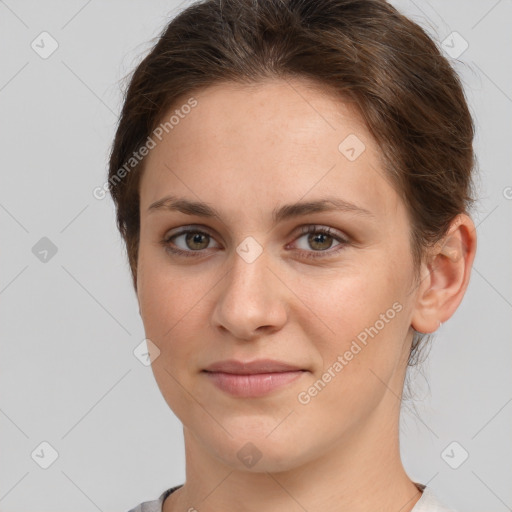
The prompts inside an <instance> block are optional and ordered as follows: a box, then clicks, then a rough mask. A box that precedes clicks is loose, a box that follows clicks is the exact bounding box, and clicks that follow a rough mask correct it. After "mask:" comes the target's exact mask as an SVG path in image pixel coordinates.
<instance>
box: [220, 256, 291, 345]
mask: <svg viewBox="0 0 512 512" xmlns="http://www.w3.org/2000/svg"><path fill="white" fill-rule="evenodd" d="M230 264H231V265H232V266H231V269H230V271H229V272H228V273H227V274H226V275H225V277H224V279H222V281H221V283H220V284H219V286H218V287H216V289H217V290H218V298H217V300H216V301H215V308H214V310H213V314H212V324H213V326H214V327H215V328H217V329H219V330H221V331H224V333H226V332H229V333H230V334H231V335H232V336H233V337H234V338H237V339H241V340H252V339H254V338H256V337H259V336H262V335H269V334H272V333H274V332H276V331H279V330H280V329H281V328H282V327H283V326H284V325H285V323H286V321H287V315H288V312H287V307H286V304H287V302H286V301H287V293H290V292H289V290H288V289H287V288H286V286H285V285H284V284H283V282H282V281H281V280H280V279H278V278H277V277H276V275H275V274H276V272H275V270H273V269H271V268H270V262H269V258H268V255H267V253H266V251H263V253H262V254H261V255H260V256H259V257H258V258H257V259H256V260H255V261H253V262H251V263H249V262H247V261H245V260H244V259H243V258H242V257H241V256H240V255H239V254H238V253H236V252H235V253H234V254H233V262H230Z"/></svg>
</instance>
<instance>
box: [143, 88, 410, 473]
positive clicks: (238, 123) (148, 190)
mask: <svg viewBox="0 0 512 512" xmlns="http://www.w3.org/2000/svg"><path fill="white" fill-rule="evenodd" d="M292 86H293V87H292ZM194 97H195V99H196V100H197V105H196V106H195V107H194V108H191V109H189V108H184V109H181V108H180V107H181V104H180V105H177V106H175V107H174V109H173V112H174V110H175V109H178V110H179V111H180V114H181V115H179V116H178V117H176V118H175V121H176V119H179V122H175V123H174V126H173V127H172V129H170V130H169V129H168V133H165V131H164V132H163V133H164V136H163V137H162V140H161V141H159V140H158V138H154V140H155V142H156V143H157V144H156V147H154V148H153V149H152V150H151V151H150V154H149V155H148V157H147V161H146V168H145V171H144V175H143V178H142V180H141V185H140V199H141V201H140V217H141V225H140V247H139V260H138V277H137V293H138V299H139V304H140V310H141V316H142V319H143V322H144V327H145V332H146V336H147V338H149V339H150V340H151V341H152V342H153V343H154V344H155V345H156V346H157V347H158V349H159V351H160V353H159V356H158V357H157V358H156V359H155V360H154V361H153V363H152V367H153V372H154V375H155V378H156V381H157V383H158V386H159V388H160V390H161V392H162V394H163V396H164V398H165V400H166V401H167V403H168V404H169V406H170V407H171V409H172V410H173V411H174V412H175V414H176V415H177V416H178V418H179V419H180V420H181V421H182V423H183V425H184V427H185V435H186V436H188V439H189V440H190V442H192V439H193V440H194V441H193V442H194V443H196V445H197V446H201V447H202V448H201V449H202V450H203V452H204V453H206V454H208V456H213V457H215V458H216V459H217V460H221V461H223V462H225V463H226V464H227V465H228V466H231V467H237V468H240V469H244V468H245V469H250V470H253V471H279V470H285V469H289V468H292V467H296V466H298V465H299V464H302V463H305V462H307V461H312V460H314V459H315V458H317V457H320V456H321V455H322V454H327V453H328V452H329V451H336V450H338V449H339V450H349V449H350V446H355V444H354V441H356V440H357V439H360V438H361V436H366V435H369V436H371V435H375V434H377V433H380V434H382V432H386V431H388V432H389V429H392V428H393V427H394V425H395V423H396V422H397V418H398V411H399V406H400V401H399V399H398V398H397V396H399V395H400V394H401V391H402V385H403V378H404V374H405V373H404V372H405V364H406V360H407V356H408V353H409V347H410V342H411V339H412V329H411V327H410V324H411V317H412V314H413V312H414V300H415V296H416V291H415V289H414V283H413V276H414V272H413V270H414V269H413V263H412V256H411V249H410V241H409V240H410V238H409V236H410V223H409V220H408V216H407V213H406V210H405V206H404V204H403V202H402V201H401V200H400V198H399V196H398V195H397V193H396V192H395V190H394V189H393V188H392V187H391V186H390V184H389V183H388V181H387V180H386V179H385V177H384V171H383V168H382V166H381V163H380V160H379V150H378V147H377V145H376V143H375V142H374V141H373V140H372V138H371V136H370V134H369V132H368V131H367V129H365V127H364V126H363V124H362V122H361V121H360V119H359V117H358V116H357V114H356V113H355V112H354V111H353V110H351V109H350V108H349V107H348V106H347V105H345V104H343V103H340V102H339V100H336V99H335V98H333V97H332V96H329V95H328V94H326V93H322V92H320V90H318V89H314V88H312V87H309V86H308V82H305V81H302V80H301V81H299V80H294V81H291V82H290V84H288V83H287V82H286V81H268V82H265V83H263V84H259V85H258V86H246V85H245V86H241V85H238V86H237V85H234V84H222V85H217V86H215V87H210V88H208V89H206V90H204V91H202V92H200V93H199V94H197V95H195V96H194ZM186 103H187V101H186V99H185V100H183V105H185V104H186ZM173 112H170V113H169V115H168V116H166V118H165V120H167V119H168V118H169V117H170V116H171V115H172V113H173ZM185 112H188V113H186V114H185ZM165 120H164V121H165ZM170 196H172V198H171V197H170ZM166 198H167V200H166ZM155 203H157V204H156V205H155ZM188 203H194V205H195V206H193V205H190V204H188ZM199 203H201V204H203V205H204V206H200V205H199ZM308 203H318V204H317V206H313V205H309V206H300V205H306V204H308ZM151 205H153V207H152V208H151ZM173 205H174V206H173ZM291 205H297V206H291ZM212 211H215V213H216V214H217V216H213V215H211V213H212ZM315 226H316V227H315ZM308 227H310V228H314V229H313V232H312V233H307V232H304V231H301V229H303V228H308ZM185 229H188V230H190V233H189V234H187V233H183V230H185ZM326 229H329V230H330V233H324V232H322V230H324V231H325V230H326ZM165 240H167V242H164V241H165ZM173 249H174V250H179V251H182V252H180V253H176V252H173ZM263 359H265V360H273V361H278V362H281V363H286V364H288V365H290V367H292V368H295V369H296V370H298V371H294V372H292V371H290V372H283V371H282V370H284V369H286V368H285V367H280V368H278V367H272V366H265V365H261V366H260V367H258V366H256V367H246V368H243V367H242V369H241V370H240V369H239V368H238V369H237V367H224V368H220V369H221V370H222V369H223V370H224V372H222V371H221V372H206V371H205V370H206V369H207V368H208V367H210V365H213V364H214V363H219V362H223V361H228V360H230V361H232V360H235V361H238V362H241V363H246V362H253V361H257V360H263ZM249 368H250V369H251V370H252V371H253V372H256V373H255V374H253V375H252V376H247V375H245V376H244V375H241V373H245V374H246V373H247V371H248V369H249ZM217 370H219V368H217ZM276 370H280V371H279V372H278V371H276ZM232 372H235V373H237V372H238V374H237V375H233V374H232ZM229 373H231V375H229ZM258 373H259V375H258ZM263 373H267V375H263ZM268 373H271V374H272V375H268ZM372 433H373V434H372ZM247 443H252V444H247ZM251 457H252V458H251ZM258 459H259V460H258ZM253 468H254V469H253Z"/></svg>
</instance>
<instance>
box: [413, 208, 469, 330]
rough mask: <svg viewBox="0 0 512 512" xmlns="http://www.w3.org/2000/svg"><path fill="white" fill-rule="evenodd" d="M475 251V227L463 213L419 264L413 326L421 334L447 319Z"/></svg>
mask: <svg viewBox="0 0 512 512" xmlns="http://www.w3.org/2000/svg"><path fill="white" fill-rule="evenodd" d="M475 253H476V227H475V225H474V223H473V221H472V220H471V218H470V217H468V216H467V215H465V214H459V215H458V216H457V217H455V219H454V220H453V221H452V223H451V224H450V228H449V229H448V232H447V234H446V236H445V237H444V238H443V239H442V240H441V241H440V242H439V243H437V244H436V245H435V246H434V247H433V248H432V250H431V251H430V253H429V258H428V260H427V262H424V263H422V268H421V281H420V284H419V285H418V290H417V292H416V304H415V307H414V311H413V315H412V318H411V325H412V327H413V328H414V329H415V330H416V331H419V332H421V333H430V332H434V331H435V330H437V329H438V327H439V325H440V324H439V322H442V323H444V322H445V321H446V320H448V319H449V318H450V317H451V316H452V315H453V313H454V312H455V310H456V309H457V308H458V306H459V304H460V303H461V301H462V298H463V297H464V293H465V292H466V289H467V287H468V284H469V277H470V274H471V268H472V265H473V260H474V258H475Z"/></svg>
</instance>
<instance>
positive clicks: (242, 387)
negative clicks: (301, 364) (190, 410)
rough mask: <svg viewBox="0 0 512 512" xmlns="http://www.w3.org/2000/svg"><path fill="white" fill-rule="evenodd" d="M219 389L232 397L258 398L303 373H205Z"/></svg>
mask: <svg viewBox="0 0 512 512" xmlns="http://www.w3.org/2000/svg"><path fill="white" fill-rule="evenodd" d="M205 373H206V375H207V376H208V378H209V379H210V380H211V381H212V382H213V384H215V385H216V386H217V387H218V388H219V389H221V390H222V391H225V392H226V393H229V394H230V395H233V396H240V397H246V398H249V397H258V396H263V395H266V394H268V393H270V392H271V391H274V390H275V389H278V388H281V387H283V386H285V385H286V384H290V383H291V382H293V381H294V380H297V379H298V378H299V377H300V376H301V375H302V374H303V373H304V371H295V372H275V373H255V374H252V375H237V374H234V373H222V372H205Z"/></svg>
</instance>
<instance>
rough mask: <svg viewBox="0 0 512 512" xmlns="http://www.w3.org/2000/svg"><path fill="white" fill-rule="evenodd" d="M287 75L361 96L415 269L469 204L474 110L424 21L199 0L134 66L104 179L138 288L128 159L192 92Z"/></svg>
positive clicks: (338, 1) (344, 95)
mask: <svg viewBox="0 0 512 512" xmlns="http://www.w3.org/2000/svg"><path fill="white" fill-rule="evenodd" d="M288 77H290V78H291V77H299V78H307V79H310V80H313V81H314V82H316V83H318V84H319V85H320V86H322V87H324V88H326V89H330V90H333V91H334V92H335V93H336V94H337V95H338V96H339V97H340V100H341V101H350V102H353V103H354V104H355V105H356V107H357V109H358V111H359V112H360V114H361V116H362V118H363V120H364V121H365V123H366V125H367V127H368V129H369V130H370V132H371V133H372V135H373V137H374V138H375V140H376V141H377V143H378V144H379V147H380V149H381V151H382V158H383V162H384V163H385V169H386V176H387V177H388V178H389V179H390V181H391V183H392V184H393V185H394V187H395V189H396V190H397V191H398V193H399V195H400V197H401V198H402V200H403V201H404V204H405V205H406V208H407V211H408V213H409V217H410V220H411V227H412V231H411V251H412V255H413V258H414V262H415V267H416V268H417V269H418V268H419V264H420V263H421V261H422V258H423V256H424V254H425V249H426V248H427V247H429V246H430V245H431V244H432V243H434V242H437V241H439V240H441V238H442V237H443V236H444V235H445V234H446V231H447V229H448V227H449V225H450V222H451V221H452V220H453V219H454V218H455V216H456V215H457V214H459V213H467V212H468V210H469V208H470V207H471V205H472V203H473V201H474V199H473V197H472V190H473V185H472V178H471V177H472V170H473V166H474V154H473V147H472V141H473V135H474V126H473V121H472V118H471V115H470V112H469V109H468V106H467V103H466V100H465V96H464V91H463V88H462V85H461V83H460V80H459V78H458V76H457V74H456V73H455V71H454V70H453V69H452V67H451V65H450V63H449V62H448V61H447V59H446V58H445V57H444V56H443V55H442V54H441V53H440V51H439V49H438V48H437V46H436V44H435V43H434V42H433V41H432V39H431V38H430V37H429V36H428V35H427V34H426V32H425V31H424V30H423V29H422V28H421V27H420V26H418V25H417V24H416V23H414V22H412V21H411V20H409V19H408V18H406V17H405V16H403V15H402V14H400V13H399V12H398V11H397V10H396V9H395V8H394V7H392V6H391V5H389V4H388V3H387V2H385V1H383V0H314V1H311V0H201V1H198V2H195V3H193V4H191V5H190V6H189V7H188V8H186V9H185V10H184V11H182V12H181V13H180V14H179V15H178V16H176V17H175V18H174V19H172V20H171V22H170V23H169V24H168V25H167V26H166V27H165V29H164V31H163V32H162V34H161V35H160V37H159V38H158V41H157V43H156V44H155V45H154V47H153V49H152V50H151V52H150V53H149V54H148V55H147V56H146V57H145V58H144V59H143V60H142V62H141V63H140V64H139V66H138V67H137V68H136V69H135V71H134V73H133V76H132V77H131V81H130V83H129V87H128V89H127V91H126V94H125V99H124V105H123V109H122V113H121V116H120V121H119V125H118V128H117V132H116V135H115V140H114V143H113V146H112V151H111V155H110V168H109V189H110V193H111V195H112V198H113V200H114V203H115V206H116V210H117V225H118V228H119V231H120V233H121V235H122V237H123V239H124V241H125V243H126V248H127V253H128V259H129V264H130V268H131V273H132V278H133V284H134V287H135V289H136V286H137V284H136V279H137V254H138V244H139V228H140V219H139V182H140V177H141V173H142V170H143V164H144V159H141V160H140V162H137V163H136V164H135V165H133V169H128V170H126V169H127V168H126V162H128V161H129V160H130V159H131V158H132V155H133V154H134V152H137V151H138V149H139V148H141V147H142V146H144V144H145V143H146V141H147V139H148V136H150V134H151V133H152V132H153V130H155V128H156V127H157V126H158V125H159V124H160V122H161V120H162V118H163V116H164V115H165V114H166V113H167V112H168V111H169V109H170V108H171V107H173V106H174V105H176V103H177V101H178V100H179V99H180V98H183V97H184V96H185V95H191V94H192V93H193V92H196V91H198V90H200V89H202V88H205V87H208V86H211V85H214V84H219V83H222V82H238V83H247V84H249V83H258V82H260V81H262V80H265V79H269V78H270V79H273V78H288ZM123 166H124V167H123ZM122 168H124V172H122V173H120V170H121V169H122ZM416 334H417V335H416V336H415V339H414V341H413V347H412V350H411V359H410V361H412V357H413V355H414V353H415V352H416V348H417V346H418V344H419V343H420V341H421V339H422V337H423V336H421V335H419V333H416Z"/></svg>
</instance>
